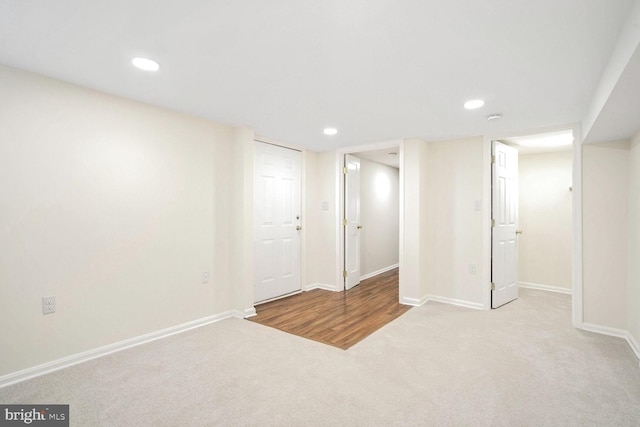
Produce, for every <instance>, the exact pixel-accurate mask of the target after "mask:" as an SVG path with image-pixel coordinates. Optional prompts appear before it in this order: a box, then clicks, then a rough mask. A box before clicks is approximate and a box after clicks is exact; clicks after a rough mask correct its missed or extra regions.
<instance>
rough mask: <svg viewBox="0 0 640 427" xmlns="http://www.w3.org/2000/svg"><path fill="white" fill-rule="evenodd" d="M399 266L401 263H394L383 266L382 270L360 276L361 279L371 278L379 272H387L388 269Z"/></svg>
mask: <svg viewBox="0 0 640 427" xmlns="http://www.w3.org/2000/svg"><path fill="white" fill-rule="evenodd" d="M399 266H400V264H393V265H390V266H389V267H385V268H381V269H380V270H376V271H374V272H372V273H368V274H365V275H364V276H360V280H367V279H370V278H372V277H374V276H377V275H378V274H382V273H386V272H387V271H390V270H393V269H394V268H398V267H399Z"/></svg>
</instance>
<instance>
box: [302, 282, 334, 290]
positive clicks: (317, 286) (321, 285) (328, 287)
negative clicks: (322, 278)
mask: <svg viewBox="0 0 640 427" xmlns="http://www.w3.org/2000/svg"><path fill="white" fill-rule="evenodd" d="M314 289H322V290H325V291H331V292H340V291H342V289H338V288H337V286H336V285H328V284H326V283H312V284H310V285H305V287H304V288H303V289H302V290H303V291H305V292H307V291H312V290H314Z"/></svg>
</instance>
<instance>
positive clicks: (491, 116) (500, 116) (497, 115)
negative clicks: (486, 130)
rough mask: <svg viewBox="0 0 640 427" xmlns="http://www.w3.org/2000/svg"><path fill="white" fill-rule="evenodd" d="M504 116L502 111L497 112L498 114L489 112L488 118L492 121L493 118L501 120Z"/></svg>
mask: <svg viewBox="0 0 640 427" xmlns="http://www.w3.org/2000/svg"><path fill="white" fill-rule="evenodd" d="M501 118H502V114H500V113H496V114H489V115H488V116H487V120H489V121H491V120H499V119H501Z"/></svg>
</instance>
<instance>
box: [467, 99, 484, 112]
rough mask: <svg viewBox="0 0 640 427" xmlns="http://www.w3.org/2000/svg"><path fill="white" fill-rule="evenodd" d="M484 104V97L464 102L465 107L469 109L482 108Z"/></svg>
mask: <svg viewBox="0 0 640 427" xmlns="http://www.w3.org/2000/svg"><path fill="white" fill-rule="evenodd" d="M483 105H484V101H483V100H482V99H472V100H471V101H467V102H465V103H464V108H466V109H467V110H475V109H476V108H480V107H482V106H483Z"/></svg>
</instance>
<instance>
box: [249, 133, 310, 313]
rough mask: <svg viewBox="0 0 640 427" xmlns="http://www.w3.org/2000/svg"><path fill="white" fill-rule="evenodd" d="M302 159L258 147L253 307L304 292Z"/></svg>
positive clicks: (274, 148)
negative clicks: (301, 240) (302, 266)
mask: <svg viewBox="0 0 640 427" xmlns="http://www.w3.org/2000/svg"><path fill="white" fill-rule="evenodd" d="M300 165H301V155H300V152H299V151H296V150H290V149H287V148H283V147H278V146H275V145H271V144H265V143H263V142H258V141H256V143H255V182H254V206H255V210H254V218H255V219H254V221H255V283H254V301H255V302H260V301H265V300H269V299H273V298H276V297H279V296H283V295H287V294H291V293H294V292H298V291H301V290H302V282H301V278H300V260H301V246H300V237H301V230H302V228H301V226H300V225H301V222H300V215H301V206H302V205H301V191H302V187H301V169H300V168H301V166H300Z"/></svg>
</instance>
